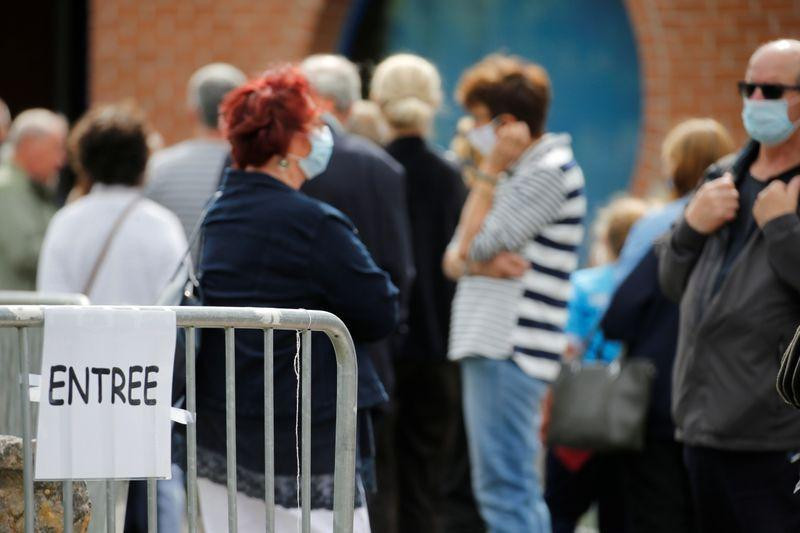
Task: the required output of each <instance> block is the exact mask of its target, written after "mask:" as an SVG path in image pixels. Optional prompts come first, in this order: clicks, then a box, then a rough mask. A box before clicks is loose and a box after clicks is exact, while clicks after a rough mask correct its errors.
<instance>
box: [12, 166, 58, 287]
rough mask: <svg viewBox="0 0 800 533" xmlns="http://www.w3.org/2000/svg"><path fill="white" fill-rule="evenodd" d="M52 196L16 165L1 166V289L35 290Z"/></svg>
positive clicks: (49, 216)
mask: <svg viewBox="0 0 800 533" xmlns="http://www.w3.org/2000/svg"><path fill="white" fill-rule="evenodd" d="M55 212H56V207H55V204H54V203H53V194H52V193H51V192H50V191H49V190H47V189H46V188H45V187H43V186H41V185H39V184H37V183H34V182H32V181H31V180H30V179H28V177H27V176H26V175H25V172H23V171H22V169H20V168H19V167H17V166H16V165H14V164H12V163H9V162H6V163H3V164H2V165H0V290H20V291H28V290H35V289H36V266H37V263H38V261H39V249H40V248H41V246H42V240H43V239H44V234H45V231H46V230H47V225H48V223H49V222H50V218H51V217H52V216H53V214H54V213H55Z"/></svg>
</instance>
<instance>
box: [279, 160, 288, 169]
mask: <svg viewBox="0 0 800 533" xmlns="http://www.w3.org/2000/svg"><path fill="white" fill-rule="evenodd" d="M278 166H279V167H281V168H289V161H288V160H287V159H281V160H280V161H278Z"/></svg>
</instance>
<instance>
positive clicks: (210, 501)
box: [197, 478, 370, 533]
mask: <svg viewBox="0 0 800 533" xmlns="http://www.w3.org/2000/svg"><path fill="white" fill-rule="evenodd" d="M197 493H198V498H199V500H200V515H201V517H202V521H203V530H204V531H205V533H227V531H228V489H227V487H225V486H224V485H220V484H218V483H214V482H212V481H209V480H208V479H205V478H198V479H197ZM236 517H237V519H238V525H239V531H266V528H267V520H266V505H265V504H264V500H262V499H259V498H252V497H250V496H247V495H246V494H243V493H241V492H237V493H236ZM300 519H301V511H300V509H297V508H293V509H287V508H285V507H280V506H275V532H276V533H299V532H300ZM332 531H333V511H329V510H327V509H314V510H312V511H311V533H331V532H332ZM353 533H370V528H369V514H368V513H367V508H366V507H359V508H357V509H356V510H355V511H353Z"/></svg>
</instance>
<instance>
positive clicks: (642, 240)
mask: <svg viewBox="0 0 800 533" xmlns="http://www.w3.org/2000/svg"><path fill="white" fill-rule="evenodd" d="M733 150H734V144H733V138H731V135H730V133H728V130H726V129H725V126H723V125H722V124H720V123H719V122H717V121H716V120H714V119H713V118H691V119H688V120H685V121H683V122H681V123H679V124H678V125H677V126H675V127H674V128H672V129H671V130H670V131H669V133H667V136H666V137H665V138H664V142H663V143H662V144H661V164H662V167H663V168H664V173H665V175H666V176H667V179H668V182H669V186H670V190H671V196H672V198H671V200H672V201H671V202H670V203H668V204H666V205H664V206H663V207H662V208H660V209H658V210H655V211H653V212H652V213H648V214H647V215H646V216H645V217H643V218H642V219H641V220H640V221H639V222H638V223H637V224H636V225H635V226H634V227H633V229H631V232H630V235H629V236H628V240H627V241H626V242H625V247H624V248H623V249H622V254H621V255H620V257H619V263H618V267H617V283H621V282H622V280H624V279H625V277H626V276H627V275H628V274H629V273H630V272H631V270H633V269H634V267H635V266H636V264H637V263H638V262H639V261H640V260H641V259H642V257H644V255H645V254H646V253H647V250H648V249H649V248H650V246H651V245H652V244H653V241H655V239H656V238H658V237H659V236H661V235H662V234H664V233H665V232H666V231H667V230H668V229H669V228H670V226H671V225H672V223H673V222H674V221H675V219H677V218H678V216H679V215H680V214H681V213H682V212H683V210H684V208H685V207H686V204H687V203H688V201H689V193H691V192H692V191H693V190H694V188H695V187H696V186H697V184H698V183H699V182H700V180H701V178H702V177H703V176H704V175H705V172H706V170H707V169H708V168H709V167H710V166H711V165H712V164H714V163H715V162H717V161H718V160H719V159H721V158H722V157H724V156H726V155H729V154H731V153H732V152H733Z"/></svg>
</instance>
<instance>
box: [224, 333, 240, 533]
mask: <svg viewBox="0 0 800 533" xmlns="http://www.w3.org/2000/svg"><path fill="white" fill-rule="evenodd" d="M233 332H234V329H233V328H225V432H226V436H227V459H228V463H227V471H228V533H236V532H237V531H238V528H237V525H236V522H237V516H236V345H235V344H234V337H233Z"/></svg>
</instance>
